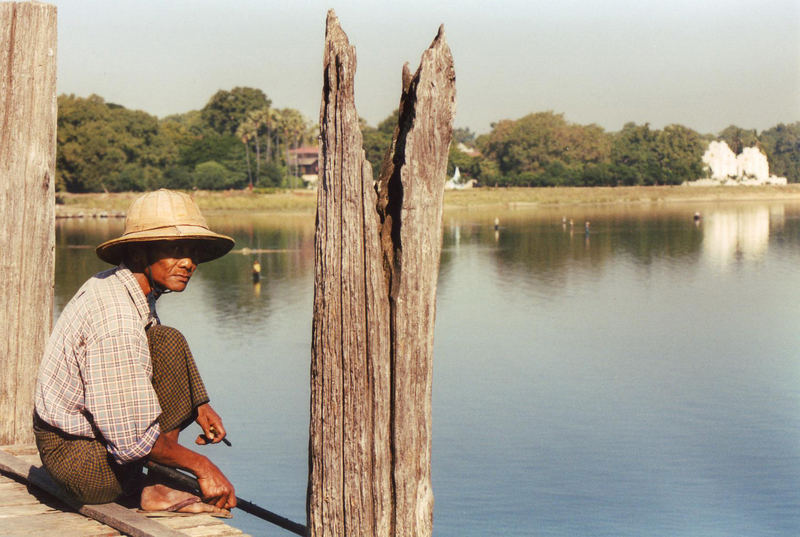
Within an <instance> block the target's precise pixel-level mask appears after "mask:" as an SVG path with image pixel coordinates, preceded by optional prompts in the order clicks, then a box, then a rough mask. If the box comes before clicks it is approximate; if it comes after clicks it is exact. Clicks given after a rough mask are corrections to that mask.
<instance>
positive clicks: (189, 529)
mask: <svg viewBox="0 0 800 537" xmlns="http://www.w3.org/2000/svg"><path fill="white" fill-rule="evenodd" d="M0 450H2V451H3V452H5V453H6V454H8V455H13V456H15V457H17V459H21V460H22V461H24V462H25V463H28V464H30V465H32V466H33V467H34V468H40V467H41V461H40V460H39V455H38V453H37V452H36V448H35V446H32V445H22V446H0ZM126 512H128V513H130V515H131V516H130V522H131V523H132V524H133V526H134V527H135V526H136V525H137V520H141V518H142V517H141V516H140V515H138V513H136V511H135V510H134V509H125V510H123V511H122V516H123V517H125V516H126ZM137 515H138V516H137ZM146 520H148V521H150V522H151V523H152V522H156V523H157V524H158V526H161V528H163V531H161V530H159V529H158V526H153V525H152V524H149V528H147V529H143V530H142V533H136V530H135V529H134V530H132V531H131V532H130V533H127V532H126V533H120V532H119V531H117V530H115V529H114V528H112V527H110V526H107V525H106V524H103V523H101V522H98V521H97V520H93V519H92V518H89V517H87V516H84V515H82V514H80V513H78V512H76V511H75V510H74V509H72V508H71V507H69V506H68V505H67V504H65V503H64V502H62V501H60V500H59V499H57V498H56V497H54V496H52V495H50V494H48V493H46V492H43V491H41V490H40V489H38V488H37V487H35V486H29V485H28V483H26V482H25V480H24V479H21V478H19V477H17V476H14V475H13V474H11V473H10V472H0V537H39V536H49V535H53V536H57V537H101V536H102V537H105V536H109V537H111V536H118V535H142V536H144V535H165V536H166V535H173V536H176V537H177V536H179V535H185V536H191V537H227V536H238V537H249V536H246V535H245V534H243V533H242V532H241V531H240V530H238V529H236V528H233V527H231V526H229V525H228V524H226V523H225V522H224V520H223V519H219V518H214V517H211V516H209V515H205V514H197V515H188V516H172V517H163V518H148V519H146ZM153 527H155V530H153V529H152V528H153ZM150 532H153V533H150ZM175 532H177V533H175Z"/></svg>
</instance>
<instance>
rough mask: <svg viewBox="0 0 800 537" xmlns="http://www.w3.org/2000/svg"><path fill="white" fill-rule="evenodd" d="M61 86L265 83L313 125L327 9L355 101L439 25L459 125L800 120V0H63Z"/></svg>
mask: <svg viewBox="0 0 800 537" xmlns="http://www.w3.org/2000/svg"><path fill="white" fill-rule="evenodd" d="M54 3H55V4H56V5H57V6H58V22H59V29H58V34H59V37H58V47H59V48H58V76H59V78H58V91H59V93H74V94H76V95H79V96H87V95H89V94H91V93H96V94H98V95H100V96H102V97H104V98H105V99H106V100H107V101H110V102H115V103H119V104H122V105H124V106H126V107H128V108H132V109H142V110H145V111H147V112H150V113H152V114H155V115H157V116H159V117H163V116H165V115H168V114H173V113H179V112H186V111H188V110H193V109H199V108H202V107H203V106H204V105H205V103H206V102H207V101H208V99H209V98H210V97H211V95H213V94H214V92H216V91H217V90H219V89H231V88H233V87H235V86H252V87H257V88H260V89H262V90H263V91H264V92H265V93H266V94H267V95H268V96H269V98H270V99H271V100H272V103H273V106H274V107H277V108H284V107H291V108H296V109H298V110H300V111H301V112H302V113H303V114H304V115H305V116H306V117H307V118H308V119H309V120H311V121H312V122H317V120H318V117H319V104H320V96H321V81H322V46H323V42H324V37H325V35H324V34H325V16H326V12H327V10H328V8H334V9H335V10H336V14H337V15H338V17H339V21H340V22H341V24H342V27H343V28H344V31H345V32H346V33H347V35H348V36H349V38H350V42H351V44H353V45H355V47H356V53H357V55H358V71H357V74H356V107H357V108H358V111H359V114H360V115H361V116H362V117H364V118H365V119H367V121H368V122H369V123H370V124H372V125H376V124H377V123H378V122H379V121H381V120H382V119H384V118H385V117H386V116H387V115H389V114H390V113H391V111H392V110H393V109H394V108H395V107H396V106H397V104H398V101H399V98H400V82H401V78H400V75H401V69H402V65H403V63H404V62H406V61H408V62H409V64H410V66H411V68H412V70H415V69H416V67H417V66H418V65H419V60H420V57H421V55H422V52H423V50H424V49H425V48H427V46H428V45H429V44H430V42H431V41H432V40H433V38H434V36H435V35H436V30H437V28H438V26H439V24H440V23H443V24H444V25H445V33H446V36H447V41H448V43H449V45H450V48H451V49H452V51H453V56H454V58H455V67H456V88H457V106H458V113H457V116H456V121H455V124H456V126H459V127H469V128H471V129H472V130H473V131H476V132H478V133H484V132H488V131H489V128H490V124H491V123H492V122H494V121H497V120H499V119H506V118H508V119H517V118H519V117H522V116H524V115H525V114H528V113H531V112H538V111H544V110H553V111H555V112H559V113H563V114H564V115H565V117H566V118H567V120H569V121H571V122H575V123H581V124H587V123H597V124H599V125H601V126H603V127H604V128H606V129H607V130H610V131H616V130H619V129H620V128H621V127H622V125H623V124H624V123H626V122H628V121H634V122H636V123H639V124H641V123H645V122H649V123H650V124H651V125H652V126H653V127H656V128H661V127H663V126H664V125H667V124H669V123H681V124H683V125H686V126H688V127H692V128H694V129H696V130H698V131H700V132H703V133H706V132H718V131H720V130H721V129H723V128H725V127H726V126H728V125H730V124H736V125H738V126H740V127H744V128H755V129H758V130H763V129H766V128H769V127H772V126H774V125H776V124H778V123H790V122H794V121H798V120H800V0H761V1H754V0H748V1H746V2H745V1H737V0H728V1H721V0H710V1H704V0H659V1H650V0H638V1H628V0H596V1H589V0H587V1H578V0H558V1H554V0H549V1H547V2H543V1H539V0H510V1H502V0H501V1H495V2H491V1H485V0H483V1H476V0H461V1H459V2H450V1H446V2H441V1H436V0H397V1H394V2H385V3H384V2H377V1H373V2H370V1H365V0H364V1H362V0H349V1H339V2H329V1H319V0H291V1H287V0H282V1H273V0H243V1H235V0H230V1H228V2H221V1H211V0H192V1H188V0H180V1H171V0H137V1H132V0H116V1H108V0H102V1H95V0H91V1H89V0H57V1H55V2H54Z"/></svg>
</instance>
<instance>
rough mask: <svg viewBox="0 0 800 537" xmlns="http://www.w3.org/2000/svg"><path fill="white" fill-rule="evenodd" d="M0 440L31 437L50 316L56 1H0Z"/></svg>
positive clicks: (53, 214) (1, 442)
mask: <svg viewBox="0 0 800 537" xmlns="http://www.w3.org/2000/svg"><path fill="white" fill-rule="evenodd" d="M0 32H1V33H2V37H0V281H2V282H3V286H4V289H3V292H2V293H0V332H1V333H2V337H0V444H11V443H23V442H32V441H33V431H32V430H31V417H32V413H33V388H34V383H35V382H36V373H37V369H38V366H39V360H40V358H41V355H42V352H43V350H44V345H45V342H46V340H47V337H48V335H49V334H50V323H51V319H52V315H53V278H54V248H55V225H54V218H55V195H54V192H55V190H54V189H55V186H54V185H55V157H56V8H55V6H51V5H46V4H40V3H30V2H25V3H1V4H0Z"/></svg>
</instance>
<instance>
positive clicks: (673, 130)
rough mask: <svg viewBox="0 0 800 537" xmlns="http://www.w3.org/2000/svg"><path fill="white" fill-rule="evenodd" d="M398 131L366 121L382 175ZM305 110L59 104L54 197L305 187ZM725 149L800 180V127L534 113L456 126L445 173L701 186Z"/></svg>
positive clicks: (219, 100)
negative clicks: (715, 155)
mask: <svg viewBox="0 0 800 537" xmlns="http://www.w3.org/2000/svg"><path fill="white" fill-rule="evenodd" d="M396 125H397V112H396V111H395V112H394V113H393V114H391V115H390V116H389V117H387V118H386V119H385V120H383V121H382V122H380V123H379V124H378V126H377V127H372V126H369V125H367V123H366V121H364V120H362V121H361V130H362V134H363V139H364V150H365V153H366V156H367V159H368V160H369V161H370V162H371V163H372V166H373V170H374V172H375V173H374V175H375V177H377V175H378V173H379V171H380V168H381V164H382V160H383V158H384V155H385V153H386V150H387V148H388V147H389V145H390V144H391V139H392V134H393V131H394V128H395V126H396ZM316 136H317V132H316V127H315V126H313V125H312V124H311V123H310V122H309V121H308V120H306V119H305V118H304V117H303V116H302V114H301V113H300V112H298V111H297V110H294V109H291V108H284V109H276V108H273V107H272V103H271V101H270V99H269V98H267V96H266V95H265V94H264V92H263V91H261V90H259V89H254V88H247V87H236V88H233V89H232V90H230V91H227V90H220V91H218V92H217V93H215V94H214V95H213V96H212V97H211V99H210V100H209V101H208V103H207V104H206V105H205V106H204V107H203V108H202V109H201V110H195V111H191V112H187V113H185V114H177V115H172V116H168V117H165V118H163V119H158V118H157V117H155V116H152V115H150V114H147V113H145V112H142V111H134V110H128V109H126V108H124V107H122V106H120V105H117V104H113V103H107V102H105V101H104V100H103V98H102V97H98V96H96V95H92V96H89V97H86V98H81V97H75V96H74V95H61V96H59V98H58V151H57V187H58V189H59V190H61V191H64V190H66V191H69V192H102V191H108V192H118V191H131V190H133V191H142V190H150V189H154V188H159V187H167V188H176V189H193V188H199V189H204V190H219V189H241V188H245V187H247V186H249V185H252V186H254V187H267V188H276V187H277V188H279V187H297V186H301V182H300V181H299V180H298V179H297V177H296V176H297V170H293V169H292V167H291V164H292V159H291V158H290V150H291V149H293V148H297V147H300V146H302V145H304V144H307V143H312V141H313V140H314V139H315V138H316ZM717 139H722V140H724V141H725V142H727V143H728V145H729V146H730V148H731V149H732V150H733V151H734V153H737V154H738V153H741V152H742V150H743V149H744V148H745V147H750V146H757V147H759V148H760V149H761V150H762V151H764V153H765V154H766V155H767V158H768V160H769V164H770V171H771V173H773V174H775V175H778V176H783V177H786V178H787V179H788V180H789V182H793V183H796V182H800V122H796V123H792V124H789V125H784V124H779V125H777V126H776V127H772V128H770V129H767V130H765V131H762V132H760V133H759V132H757V131H755V130H746V129H741V128H739V127H736V126H734V125H732V126H730V127H727V128H726V129H724V130H723V131H721V132H719V133H717V134H716V135H713V134H700V133H698V132H696V131H694V130H692V129H690V128H688V127H684V126H682V125H668V126H666V127H664V128H663V129H652V128H651V127H650V126H649V125H648V124H644V125H636V124H634V123H628V124H626V125H625V126H624V127H623V128H622V129H621V130H620V131H619V132H606V131H605V130H604V129H603V128H602V127H600V126H598V125H594V124H592V125H578V124H575V123H570V122H568V121H567V120H566V119H564V116H563V114H557V113H554V112H538V113H534V114H529V115H527V116H525V117H522V118H520V119H517V120H508V119H505V120H502V121H498V122H497V123H493V124H492V126H491V131H490V132H489V133H487V134H483V135H480V136H476V134H475V133H474V132H472V131H470V130H469V129H468V128H457V129H455V130H454V133H453V144H452V145H451V148H450V160H449V164H448V173H449V174H452V173H453V172H454V170H455V168H456V167H458V168H459V170H460V172H461V174H462V175H463V176H465V177H468V178H471V179H475V180H476V181H478V184H480V185H486V186H556V185H563V186H601V185H604V186H605V185H611V186H614V185H674V184H680V183H682V182H683V181H686V180H694V179H697V178H699V177H701V176H703V174H704V172H703V164H702V161H701V158H702V155H703V152H704V151H705V149H706V148H707V146H708V143H709V142H710V141H712V140H717Z"/></svg>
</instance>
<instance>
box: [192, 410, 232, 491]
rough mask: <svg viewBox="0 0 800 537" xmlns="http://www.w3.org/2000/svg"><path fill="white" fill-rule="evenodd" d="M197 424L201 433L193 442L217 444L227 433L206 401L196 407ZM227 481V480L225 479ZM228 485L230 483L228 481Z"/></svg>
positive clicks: (220, 420) (220, 419)
mask: <svg viewBox="0 0 800 537" xmlns="http://www.w3.org/2000/svg"><path fill="white" fill-rule="evenodd" d="M195 421H196V422H197V424H198V425H199V426H200V427H201V428H202V429H203V434H201V435H198V436H197V439H196V440H195V441H194V442H195V444H198V445H201V446H202V445H205V444H208V443H212V444H218V443H219V442H221V441H222V439H223V438H225V435H226V434H227V433H226V432H225V427H224V426H223V425H222V418H220V417H219V415H218V414H217V413H216V412H214V409H213V408H211V405H209V404H208V403H206V404H204V405H200V406H199V407H197V419H196V420H195ZM226 481H227V480H226ZM228 484H229V485H230V483H228Z"/></svg>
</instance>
